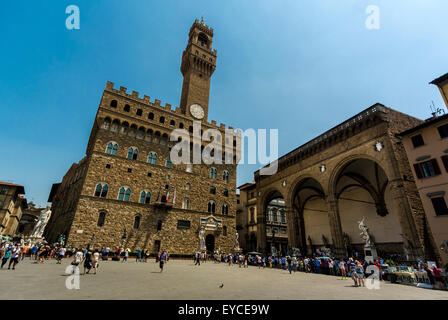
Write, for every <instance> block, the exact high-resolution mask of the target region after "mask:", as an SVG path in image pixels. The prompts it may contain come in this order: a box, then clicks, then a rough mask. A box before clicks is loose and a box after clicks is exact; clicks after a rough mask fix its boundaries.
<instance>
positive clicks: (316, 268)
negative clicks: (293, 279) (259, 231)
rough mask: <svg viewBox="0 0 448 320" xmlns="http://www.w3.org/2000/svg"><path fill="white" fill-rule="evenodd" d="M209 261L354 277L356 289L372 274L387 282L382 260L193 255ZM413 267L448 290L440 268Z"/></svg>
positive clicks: (420, 264)
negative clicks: (384, 276) (384, 277)
mask: <svg viewBox="0 0 448 320" xmlns="http://www.w3.org/2000/svg"><path fill="white" fill-rule="evenodd" d="M210 258H212V259H213V261H214V262H215V263H226V264H228V265H229V266H232V265H238V266H239V268H247V267H248V266H249V265H254V266H256V267H258V268H279V269H283V270H286V271H288V272H289V273H290V274H292V273H295V272H305V273H317V274H325V275H331V276H337V277H341V279H342V280H348V279H349V278H351V279H352V280H353V282H354V286H355V287H364V286H365V285H366V279H367V278H368V277H370V276H371V275H373V276H375V273H376V277H377V279H378V280H380V281H382V280H384V279H383V275H384V272H383V270H382V268H383V267H384V266H385V262H384V260H383V259H382V258H378V259H375V260H374V261H370V262H367V261H365V260H361V259H355V258H353V257H351V258H346V259H332V258H329V257H318V256H313V257H303V258H300V257H299V258H298V257H295V256H269V255H268V256H262V255H261V254H252V255H251V254H242V253H224V252H220V251H215V252H214V253H213V255H208V254H206V253H203V252H202V253H201V252H196V253H195V254H194V260H195V265H200V262H201V261H202V262H205V261H207V260H208V259H210ZM369 266H375V267H369ZM412 268H413V270H414V271H415V272H418V273H419V274H423V275H424V276H423V277H427V278H428V279H429V282H430V285H431V286H432V287H433V288H437V289H446V288H447V284H446V283H445V280H444V277H443V276H442V271H441V269H440V268H438V267H437V266H435V265H432V266H430V265H428V264H427V263H418V264H416V265H412Z"/></svg>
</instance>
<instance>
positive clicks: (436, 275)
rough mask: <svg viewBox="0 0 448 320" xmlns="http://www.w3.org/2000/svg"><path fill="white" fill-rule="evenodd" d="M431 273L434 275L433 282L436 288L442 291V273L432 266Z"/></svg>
mask: <svg viewBox="0 0 448 320" xmlns="http://www.w3.org/2000/svg"><path fill="white" fill-rule="evenodd" d="M432 273H433V275H434V280H435V282H436V283H437V287H438V288H439V289H440V290H443V279H442V271H441V270H440V269H439V268H437V266H436V265H434V267H433V268H432Z"/></svg>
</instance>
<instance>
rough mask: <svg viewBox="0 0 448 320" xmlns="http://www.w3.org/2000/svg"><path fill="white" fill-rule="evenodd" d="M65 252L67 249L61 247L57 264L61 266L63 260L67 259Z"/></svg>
mask: <svg viewBox="0 0 448 320" xmlns="http://www.w3.org/2000/svg"><path fill="white" fill-rule="evenodd" d="M65 251H66V249H65V248H64V247H63V246H61V247H60V248H59V250H58V257H57V262H56V263H57V264H61V263H62V259H63V258H64V257H65Z"/></svg>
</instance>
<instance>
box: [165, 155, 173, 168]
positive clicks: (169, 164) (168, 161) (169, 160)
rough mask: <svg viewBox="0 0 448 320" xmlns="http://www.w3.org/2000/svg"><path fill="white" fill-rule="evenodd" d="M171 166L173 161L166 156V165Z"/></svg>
mask: <svg viewBox="0 0 448 320" xmlns="http://www.w3.org/2000/svg"><path fill="white" fill-rule="evenodd" d="M172 166H173V163H172V162H171V158H170V157H168V159H166V167H167V168H171V167H172Z"/></svg>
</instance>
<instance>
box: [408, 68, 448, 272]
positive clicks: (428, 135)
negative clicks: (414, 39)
mask: <svg viewBox="0 0 448 320" xmlns="http://www.w3.org/2000/svg"><path fill="white" fill-rule="evenodd" d="M431 84H435V85H437V87H438V88H439V90H440V92H441V93H442V97H443V99H444V101H445V103H446V104H447V107H448V102H447V100H446V98H445V95H444V89H446V88H447V85H448V74H446V75H444V76H442V77H440V78H438V79H436V80H434V81H432V82H431ZM440 113H443V111H441V112H440ZM400 136H402V137H403V145H404V147H405V149H406V153H407V155H408V160H409V162H410V164H411V166H412V167H413V175H414V178H415V183H416V185H417V188H418V192H419V194H420V197H421V200H422V204H423V207H424V210H425V213H426V216H427V221H428V223H429V225H430V228H431V230H432V233H433V236H434V240H435V241H436V245H437V246H438V247H439V251H440V256H441V258H442V261H443V263H447V262H448V254H447V251H448V114H444V115H441V116H438V115H437V113H436V112H435V113H434V114H433V117H432V118H430V119H428V120H426V121H425V122H423V123H422V124H420V125H418V126H416V127H414V128H411V129H409V130H406V131H404V132H402V133H401V134H400Z"/></svg>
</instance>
